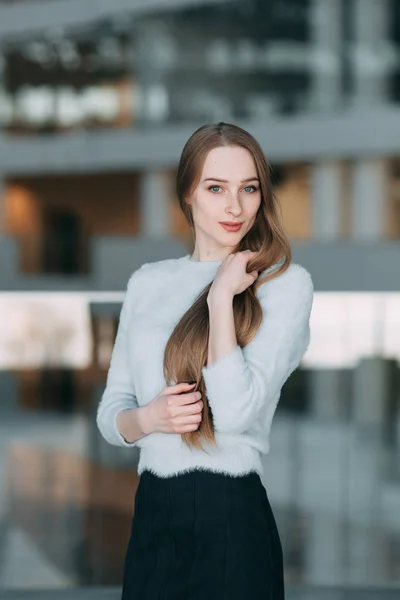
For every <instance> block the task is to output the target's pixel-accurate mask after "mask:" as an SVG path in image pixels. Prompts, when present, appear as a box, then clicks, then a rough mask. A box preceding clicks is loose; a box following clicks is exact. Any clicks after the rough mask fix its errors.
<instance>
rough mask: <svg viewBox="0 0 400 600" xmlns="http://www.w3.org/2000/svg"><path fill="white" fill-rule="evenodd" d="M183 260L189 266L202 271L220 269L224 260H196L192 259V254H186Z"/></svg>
mask: <svg viewBox="0 0 400 600" xmlns="http://www.w3.org/2000/svg"><path fill="white" fill-rule="evenodd" d="M182 260H183V261H184V262H185V263H187V264H188V265H190V266H191V267H192V268H193V269H201V270H206V269H211V268H213V267H218V266H219V265H220V264H221V263H222V260H223V259H221V260H195V259H192V258H191V255H190V254H186V255H185V256H183V257H182Z"/></svg>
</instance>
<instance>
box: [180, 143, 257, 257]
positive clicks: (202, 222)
mask: <svg viewBox="0 0 400 600" xmlns="http://www.w3.org/2000/svg"><path fill="white" fill-rule="evenodd" d="M190 203H191V206H192V213H193V221H194V227H195V234H196V248H195V251H194V253H193V254H194V255H200V260H206V259H209V260H213V259H214V260H220V259H221V258H222V259H223V258H225V257H226V256H227V255H228V254H230V253H231V252H232V251H233V249H234V248H235V247H236V246H237V244H238V243H239V242H240V240H241V239H242V238H243V237H244V236H245V235H246V233H247V232H248V231H249V230H250V229H251V228H252V226H253V223H254V221H255V218H256V214H257V210H258V208H259V206H260V203H261V191H260V182H259V179H258V176H257V170H256V166H255V164H254V160H253V157H252V155H251V153H250V152H249V151H248V150H246V149H245V148H242V147H241V146H220V147H218V148H214V149H213V150H210V152H209V153H208V155H207V157H206V160H205V161H204V166H203V171H202V173H201V176H200V180H199V183H198V185H197V187H196V188H195V190H194V192H193V194H192V196H191V198H190ZM221 221H228V222H229V221H231V222H235V223H239V222H241V223H243V224H242V226H241V228H240V229H239V230H238V231H227V230H226V229H224V227H222V225H221V224H220V222H221Z"/></svg>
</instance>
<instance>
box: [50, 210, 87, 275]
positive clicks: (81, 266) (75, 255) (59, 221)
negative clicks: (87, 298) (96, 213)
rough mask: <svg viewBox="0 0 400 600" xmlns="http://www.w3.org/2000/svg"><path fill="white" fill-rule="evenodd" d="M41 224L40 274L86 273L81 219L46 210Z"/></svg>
mask: <svg viewBox="0 0 400 600" xmlns="http://www.w3.org/2000/svg"><path fill="white" fill-rule="evenodd" d="M43 224H44V232H43V248H42V270H43V272H44V273H59V274H64V275H74V274H80V273H84V272H86V268H85V267H86V252H85V248H84V240H85V239H86V236H85V235H84V230H83V223H82V219H81V218H80V216H79V215H77V214H76V213H74V212H71V211H69V210H59V209H46V211H45V213H44V223H43Z"/></svg>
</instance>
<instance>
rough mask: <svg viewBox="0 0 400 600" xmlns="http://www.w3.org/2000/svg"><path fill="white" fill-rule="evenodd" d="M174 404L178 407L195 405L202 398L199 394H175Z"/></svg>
mask: <svg viewBox="0 0 400 600" xmlns="http://www.w3.org/2000/svg"><path fill="white" fill-rule="evenodd" d="M172 397H173V399H174V404H175V405H176V406H184V405H185V404H194V402H198V401H199V400H200V397H199V396H198V394H197V392H188V393H186V394H173V395H172Z"/></svg>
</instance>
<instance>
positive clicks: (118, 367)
mask: <svg viewBox="0 0 400 600" xmlns="http://www.w3.org/2000/svg"><path fill="white" fill-rule="evenodd" d="M142 268H143V267H140V268H139V269H137V270H136V271H134V273H133V274H132V275H131V277H130V279H129V281H128V284H127V290H126V293H125V297H124V301H123V303H122V307H121V312H120V317H119V324H118V329H117V335H116V338H115V342H114V347H113V350H112V354H111V360H110V367H109V370H108V374H107V380H106V387H105V390H104V392H103V395H102V398H101V400H100V402H99V406H98V408H97V416H96V423H97V427H98V428H99V430H100V433H101V434H102V436H103V437H104V439H105V440H106V441H107V442H108V443H110V444H113V445H115V446H130V447H131V446H135V445H136V444H137V442H132V443H130V442H127V441H126V440H125V438H124V437H123V436H122V435H121V433H120V432H119V429H118V428H117V415H118V413H119V412H120V411H122V410H125V409H129V408H137V407H138V402H137V399H136V395H135V386H134V382H133V380H132V375H131V367H130V365H129V361H128V328H129V322H130V319H131V315H132V310H133V306H134V297H135V294H136V289H135V288H136V286H137V277H138V273H139V271H140V270H141V269H142ZM138 441H139V440H138Z"/></svg>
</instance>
